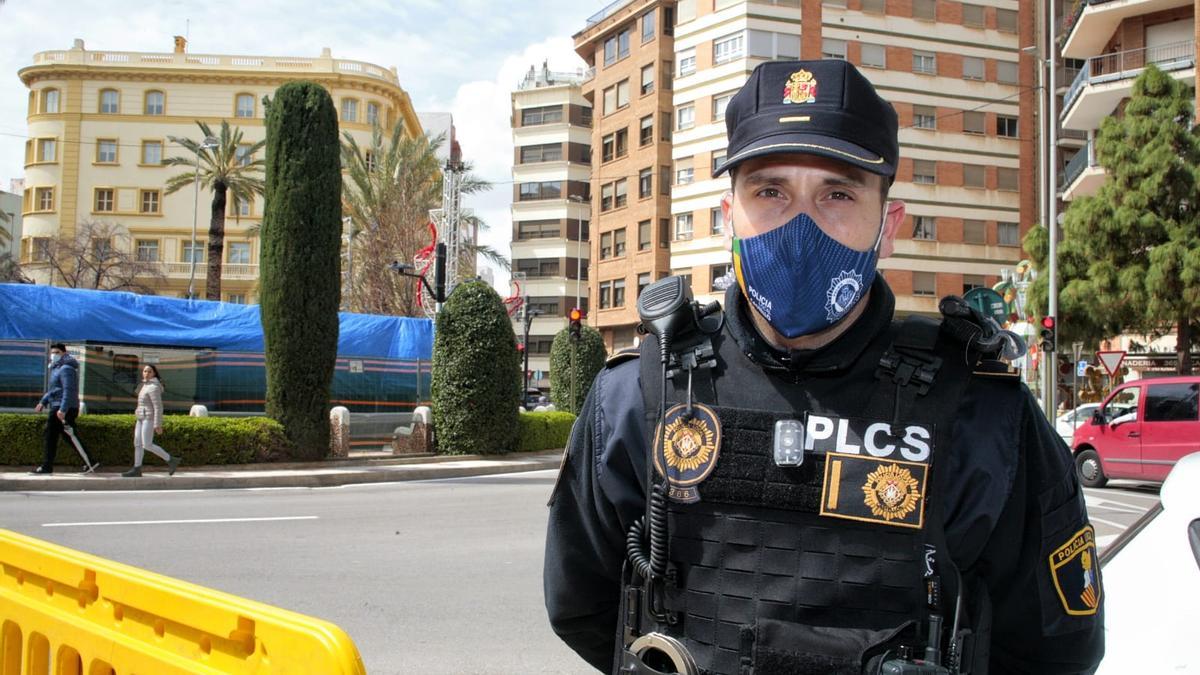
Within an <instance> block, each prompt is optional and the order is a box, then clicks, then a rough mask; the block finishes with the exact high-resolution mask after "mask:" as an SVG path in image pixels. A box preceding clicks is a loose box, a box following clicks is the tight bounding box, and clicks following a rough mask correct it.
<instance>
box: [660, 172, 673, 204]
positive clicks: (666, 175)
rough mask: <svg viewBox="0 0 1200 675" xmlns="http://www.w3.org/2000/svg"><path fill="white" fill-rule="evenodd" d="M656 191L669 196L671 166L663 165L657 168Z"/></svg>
mask: <svg viewBox="0 0 1200 675" xmlns="http://www.w3.org/2000/svg"><path fill="white" fill-rule="evenodd" d="M658 191H659V192H661V193H663V194H664V195H667V196H668V197H669V196H671V167H669V166H663V167H659V169H658Z"/></svg>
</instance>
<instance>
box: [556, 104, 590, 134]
mask: <svg viewBox="0 0 1200 675" xmlns="http://www.w3.org/2000/svg"><path fill="white" fill-rule="evenodd" d="M558 117H559V120H558V121H559V122H561V121H562V109H561V108H560V109H559V114H558ZM579 124H580V126H584V127H587V128H589V129H591V128H592V107H591V106H583V107H582V108H580V109H579Z"/></svg>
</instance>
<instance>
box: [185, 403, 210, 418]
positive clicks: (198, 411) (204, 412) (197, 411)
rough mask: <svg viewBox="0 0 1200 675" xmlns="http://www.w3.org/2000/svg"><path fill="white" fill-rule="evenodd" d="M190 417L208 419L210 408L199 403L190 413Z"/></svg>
mask: <svg viewBox="0 0 1200 675" xmlns="http://www.w3.org/2000/svg"><path fill="white" fill-rule="evenodd" d="M188 417H208V408H206V407H204V406H202V405H200V404H199V403H197V404H196V405H194V406H192V409H191V410H189V411H188Z"/></svg>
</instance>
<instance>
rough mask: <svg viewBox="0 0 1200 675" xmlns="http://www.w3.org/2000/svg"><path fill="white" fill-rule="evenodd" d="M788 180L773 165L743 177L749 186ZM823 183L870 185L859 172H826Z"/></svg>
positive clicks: (832, 185)
mask: <svg viewBox="0 0 1200 675" xmlns="http://www.w3.org/2000/svg"><path fill="white" fill-rule="evenodd" d="M785 182H787V178H786V177H785V176H783V175H781V173H780V172H777V171H772V170H771V167H763V168H761V169H756V170H754V171H752V172H750V173H748V174H746V177H745V178H743V179H742V185H743V186H744V187H747V188H751V189H753V188H756V187H761V186H763V185H778V184H779V183H785ZM821 184H822V185H823V186H826V187H846V188H858V189H863V188H866V187H868V186H867V181H865V180H863V177H862V176H861V175H859V174H858V173H854V174H851V175H845V174H835V173H829V174H826V175H825V177H824V178H823V179H822V181H821Z"/></svg>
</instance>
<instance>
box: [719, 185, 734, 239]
mask: <svg viewBox="0 0 1200 675" xmlns="http://www.w3.org/2000/svg"><path fill="white" fill-rule="evenodd" d="M721 222H722V223H724V225H725V227H724V228H723V229H724V230H725V234H724V235H723V236H722V240H723V244H722V245H723V246H724V247H725V250H726V251H730V252H732V251H733V190H727V191H726V192H725V194H723V195H721Z"/></svg>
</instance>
